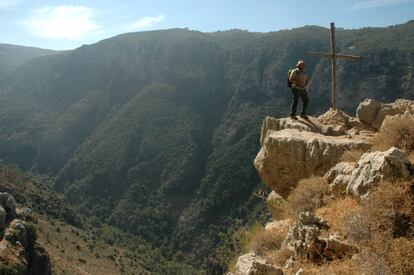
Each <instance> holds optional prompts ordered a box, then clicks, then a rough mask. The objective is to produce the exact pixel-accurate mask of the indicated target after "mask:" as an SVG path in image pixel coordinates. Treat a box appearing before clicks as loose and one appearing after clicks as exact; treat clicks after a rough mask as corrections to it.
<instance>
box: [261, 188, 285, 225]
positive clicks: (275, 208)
mask: <svg viewBox="0 0 414 275" xmlns="http://www.w3.org/2000/svg"><path fill="white" fill-rule="evenodd" d="M266 203H267V207H268V208H269V211H270V213H271V214H272V217H273V219H278V218H279V216H280V214H281V211H282V210H283V209H284V208H285V207H286V201H285V199H284V198H283V197H282V196H281V195H279V194H278V193H276V192H275V191H272V192H270V194H269V195H268V196H267V199H266Z"/></svg>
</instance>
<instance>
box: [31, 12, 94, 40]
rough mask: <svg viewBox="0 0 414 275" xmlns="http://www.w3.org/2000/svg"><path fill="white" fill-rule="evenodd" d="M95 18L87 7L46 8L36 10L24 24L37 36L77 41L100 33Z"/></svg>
mask: <svg viewBox="0 0 414 275" xmlns="http://www.w3.org/2000/svg"><path fill="white" fill-rule="evenodd" d="M94 16H95V12H94V10H93V9H91V8H88V7H85V6H70V5H62V6H54V7H44V8H41V9H38V10H35V11H34V12H33V13H32V15H31V16H30V17H29V18H27V19H25V20H23V24H24V26H25V27H26V28H28V30H29V31H30V32H31V33H32V34H33V35H36V36H40V37H46V38H52V39H65V40H77V39H80V38H83V37H85V36H87V35H90V34H94V33H97V32H98V31H99V26H98V25H97V24H96V23H95V22H94V21H93V17H94Z"/></svg>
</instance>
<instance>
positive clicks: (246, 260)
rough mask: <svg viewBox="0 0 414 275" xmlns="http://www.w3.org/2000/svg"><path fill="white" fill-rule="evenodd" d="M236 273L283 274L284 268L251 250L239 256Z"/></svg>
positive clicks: (247, 274)
mask: <svg viewBox="0 0 414 275" xmlns="http://www.w3.org/2000/svg"><path fill="white" fill-rule="evenodd" d="M236 275H283V272H282V269H280V268H278V267H276V266H274V265H272V264H270V263H268V261H267V260H266V259H264V258H262V257H260V256H258V255H256V254H254V253H252V252H251V253H247V254H244V255H242V256H240V257H239V258H238V260H237V264H236Z"/></svg>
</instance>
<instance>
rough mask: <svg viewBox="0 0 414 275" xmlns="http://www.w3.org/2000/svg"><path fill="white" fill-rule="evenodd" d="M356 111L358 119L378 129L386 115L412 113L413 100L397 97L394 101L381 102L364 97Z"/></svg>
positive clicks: (413, 107) (413, 108)
mask: <svg viewBox="0 0 414 275" xmlns="http://www.w3.org/2000/svg"><path fill="white" fill-rule="evenodd" d="M356 113H357V118H358V119H359V120H360V121H362V122H363V123H366V124H368V125H371V126H372V127H374V128H375V129H377V130H378V129H380V128H381V125H382V122H383V121H384V119H385V118H386V117H387V116H394V115H402V114H405V115H413V114H414V101H412V100H407V99H398V100H396V101H395V102H394V103H387V104H382V103H379V102H377V101H375V100H373V99H365V100H364V101H363V102H361V103H360V104H359V106H358V108H357V112H356Z"/></svg>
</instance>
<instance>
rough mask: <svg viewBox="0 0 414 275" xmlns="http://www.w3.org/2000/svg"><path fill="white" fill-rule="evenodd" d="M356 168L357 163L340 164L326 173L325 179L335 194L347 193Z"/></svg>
mask: <svg viewBox="0 0 414 275" xmlns="http://www.w3.org/2000/svg"><path fill="white" fill-rule="evenodd" d="M354 168H355V163H352V162H340V163H338V164H337V165H335V166H334V167H332V168H331V169H329V171H328V172H326V174H325V175H324V176H323V177H324V179H325V180H326V182H327V183H328V184H329V186H330V188H331V191H332V192H333V193H334V194H341V193H344V192H345V191H346V188H347V186H348V182H349V180H350V178H351V174H352V171H353V170H354Z"/></svg>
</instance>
